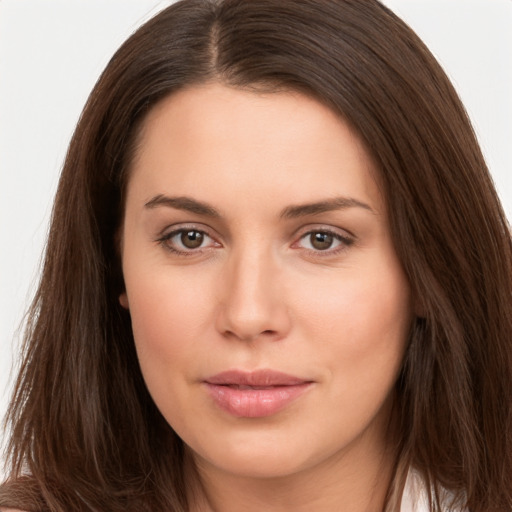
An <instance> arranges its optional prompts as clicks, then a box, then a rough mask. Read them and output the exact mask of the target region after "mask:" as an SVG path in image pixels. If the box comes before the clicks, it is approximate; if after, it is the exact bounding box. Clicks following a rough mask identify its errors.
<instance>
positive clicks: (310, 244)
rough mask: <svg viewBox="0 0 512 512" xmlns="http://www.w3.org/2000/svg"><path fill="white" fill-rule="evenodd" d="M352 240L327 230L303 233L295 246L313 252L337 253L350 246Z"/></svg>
mask: <svg viewBox="0 0 512 512" xmlns="http://www.w3.org/2000/svg"><path fill="white" fill-rule="evenodd" d="M353 243H354V239H353V238H350V237H349V236H344V235H341V234H340V233H334V232H332V231H329V230H315V231H309V232H308V233H305V234H304V235H303V236H302V237H301V238H300V240H299V241H298V242H297V245H298V246H299V247H301V248H304V249H307V250H309V251H314V252H325V253H328V254H333V253H337V252H338V251H339V250H343V249H345V248H346V247H348V246H350V245H352V244H353Z"/></svg>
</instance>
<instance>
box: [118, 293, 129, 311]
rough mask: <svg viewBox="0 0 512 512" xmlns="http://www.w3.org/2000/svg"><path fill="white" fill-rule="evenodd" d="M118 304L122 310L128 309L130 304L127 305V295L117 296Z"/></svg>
mask: <svg viewBox="0 0 512 512" xmlns="http://www.w3.org/2000/svg"><path fill="white" fill-rule="evenodd" d="M119 304H121V306H123V308H124V309H130V304H129V303H128V295H126V292H123V293H121V294H120V295H119Z"/></svg>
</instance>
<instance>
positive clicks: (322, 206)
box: [280, 197, 376, 219]
mask: <svg viewBox="0 0 512 512" xmlns="http://www.w3.org/2000/svg"><path fill="white" fill-rule="evenodd" d="M347 208H363V209H365V210H368V211H370V212H371V213H373V214H376V212H375V210H373V208H371V207H370V205H368V204H366V203H363V202H362V201H359V200H358V199H354V198H352V197H336V198H334V199H328V200H326V201H318V202H316V203H308V204H299V205H296V206H287V207H286V208H284V209H283V211H282V212H281V215H280V217H281V218H282V219H295V218H297V217H305V216H307V215H317V214H319V213H325V212H331V211H334V210H346V209H347Z"/></svg>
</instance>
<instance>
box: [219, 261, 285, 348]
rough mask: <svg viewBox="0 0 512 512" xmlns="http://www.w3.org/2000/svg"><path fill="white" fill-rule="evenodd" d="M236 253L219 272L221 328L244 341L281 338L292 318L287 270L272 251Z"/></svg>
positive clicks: (224, 334) (231, 336)
mask: <svg viewBox="0 0 512 512" xmlns="http://www.w3.org/2000/svg"><path fill="white" fill-rule="evenodd" d="M248 252H251V251H245V254H239V255H233V256H232V257H231V258H230V261H229V263H227V264H226V267H225V269H224V272H222V275H220V276H219V278H220V279H221V281H222V282H221V284H220V289H219V291H220V300H219V309H218V314H217V326H216V327H217V330H218V331H219V332H220V333H221V334H222V335H223V336H224V337H227V338H232V339H238V340H243V341H253V340H256V339H269V340H275V341H277V340H279V339H282V338H284V337H286V335H287V334H288V332H289V330H290V327H291V322H290V315H289V309H288V302H287V300H286V293H285V283H284V282H283V273H282V271H281V270H280V269H279V266H278V265H277V262H276V261H274V260H273V258H272V257H271V255H269V254H263V253H261V252H260V253H258V254H256V253H253V254H247V253H248Z"/></svg>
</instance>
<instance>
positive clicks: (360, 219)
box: [0, 0, 512, 512]
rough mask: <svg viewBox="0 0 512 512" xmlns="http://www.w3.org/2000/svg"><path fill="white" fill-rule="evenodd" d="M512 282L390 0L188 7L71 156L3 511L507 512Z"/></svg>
mask: <svg viewBox="0 0 512 512" xmlns="http://www.w3.org/2000/svg"><path fill="white" fill-rule="evenodd" d="M511 269H512V251H511V240H510V235H509V230H508V225H507V222H506V220H505V217H504V215H503V212H502V210H501V207H500V205H499V201H498V199H497V197H496V194H495V192H494V189H493V186H492V182H491V180H490V178H489V175H488V173H487V170H486V167H485V163H484V161H483V158H482V155H481V153H480V150H479V148H478V145H477V143H476V140H475V137H474V134H473V132H472V129H471V126H470V124H469V121H468V120H467V117H466V115H465V113H464V110H463V108H462V106H461V104H460V101H459V99H458V98H457V95H456V93H455V92H454V90H453V88H452V87H451V85H450V83H449V81H448V80H447V78H446V76H445V75H444V73H443V72H442V71H441V69H440V68H439V66H438V64H437V63H436V61H435V60H434V59H433V57H432V56H431V54H430V53H429V52H428V50H427V49H426V48H425V47H424V45H423V44H422V43H421V42H420V41H419V40H418V38H417V37H416V36H415V35H414V34H413V33H412V32H411V31H410V29H408V28H407V27H406V26H405V25H404V24H403V23H402V22H401V21H400V20H398V19H397V18H396V17H395V16H394V15H393V14H392V13H391V12H390V11H388V10H387V9H386V8H385V7H383V6H382V5H381V4H380V3H378V2H376V1H373V0H372V1H367V2H360V1H356V0H346V1H319V0H300V1H296V2H279V3H276V2H273V1H271V0H254V1H251V2H245V1H242V0H226V1H221V2H209V1H205V0H185V1H183V2H178V3H177V4H174V5H172V6H171V7H169V8H168V9H166V10H165V11H163V12H162V13H160V14H159V15H158V16H156V17H155V18H154V19H153V20H151V21H149V22H148V23H147V24H146V25H145V26H143V27H142V28H141V29H140V30H138V31H137V32H136V33H135V34H134V35H133V36H132V37H131V38H130V39H129V40H128V41H127V42H126V43H125V44H124V45H123V46H122V47H121V49H120V50H119V51H118V52H117V54H116V55H115V56H114V58H113V59H112V61H111V62H110V64H109V65H108V67H107V69H106V71H105V72H104V74H103V75H102V77H101V78H100V80H99V82H98V84H97V86H96V88H95V89H94V91H93V93H92V94H91V97H90V99H89V101H88V103H87V105H86V107H85V110H84V113H83V115H82V118H81V120H80V123H79V125H78V127H77V130H76V132H75V135H74V137H73V140H72V142H71V145H70V149H69V153H68V156H67V160H66V164H65V167H64V170H63V174H62V178H61V181H60V185H59V191H58V194H57V198H56V203H55V209H54V214H53V220H52V228H51V233H50V238H49V242H48V249H47V255H46V260H45V266H44V271H43V276H42V280H41V284H40V287H39V290H38V293H37V296H36V299H35V302H34V305H33V308H32V313H31V317H30V318H31V321H30V323H29V326H28V330H27V336H26V347H25V358H24V363H23V366H22V370H21V374H20V376H19V379H18V383H17V387H16V390H15V396H14V398H13V402H12V408H11V410H10V422H11V426H12V439H11V442H10V461H11V467H12V469H11V476H10V478H9V480H8V481H7V482H6V483H5V484H4V486H3V487H2V489H1V491H0V504H1V505H2V506H6V507H7V506H8V507H17V508H21V509H24V510H59V511H64V510H66V511H69V510H98V511H99V510H101V511H104V510H109V511H115V510H152V511H156V510H162V511H163V510H173V511H180V510H190V511H212V510H219V511H228V510H269V511H273V510H275V511H277V510H321V511H331V510H336V511H339V510H350V511H356V512H357V511H361V512H362V511H375V510H386V511H398V510H402V511H408V510H414V507H416V509H417V510H422V508H421V507H423V510H431V511H434V510H471V511H482V512H483V511H486V512H487V511H491V510H492V511H506V510H507V511H508V510H510V509H511V506H512V488H511V482H512V429H511V417H512V399H511V395H510V389H511V384H512V350H511V339H512V336H511V334H512V315H511V297H510V283H511Z"/></svg>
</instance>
